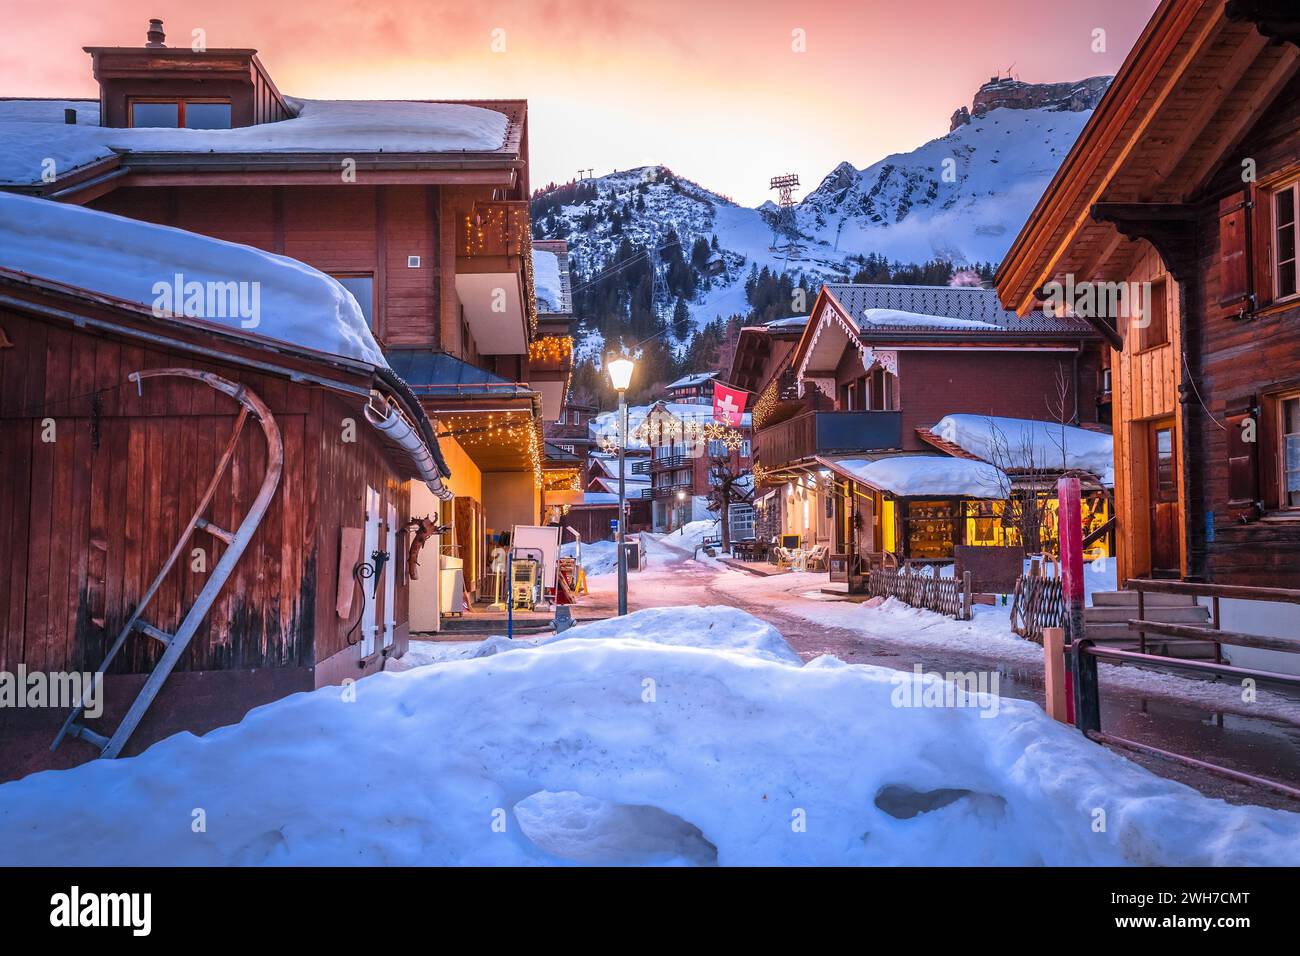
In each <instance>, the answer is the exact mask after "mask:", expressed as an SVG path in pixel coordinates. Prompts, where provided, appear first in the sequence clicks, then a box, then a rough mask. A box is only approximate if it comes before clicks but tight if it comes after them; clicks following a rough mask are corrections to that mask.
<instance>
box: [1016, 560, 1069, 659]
mask: <svg viewBox="0 0 1300 956" xmlns="http://www.w3.org/2000/svg"><path fill="white" fill-rule="evenodd" d="M1064 626H1065V594H1064V592H1063V591H1062V590H1061V579H1060V578H1056V577H1045V576H1043V575H1041V574H1037V575H1036V574H1025V575H1021V577H1020V580H1019V581H1017V582H1016V590H1015V594H1014V595H1012V599H1011V630H1013V631H1015V632H1016V633H1017V634H1019V635H1020V636H1021V637H1023V638H1027V639H1028V640H1031V641H1034V642H1036V643H1038V644H1041V643H1043V628H1045V627H1064Z"/></svg>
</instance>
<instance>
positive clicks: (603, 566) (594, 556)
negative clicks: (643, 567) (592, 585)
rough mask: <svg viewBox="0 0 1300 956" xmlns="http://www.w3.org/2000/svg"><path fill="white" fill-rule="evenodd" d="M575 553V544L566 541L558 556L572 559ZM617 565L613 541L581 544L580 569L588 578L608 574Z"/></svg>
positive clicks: (616, 550) (615, 500)
mask: <svg viewBox="0 0 1300 956" xmlns="http://www.w3.org/2000/svg"><path fill="white" fill-rule="evenodd" d="M613 497H614V503H615V504H617V503H618V495H614V496H613ZM576 551H577V547H576V542H573V541H566V542H565V543H564V544H562V545H560V554H561V555H562V556H564V557H566V558H572V557H574V555H575V553H576ZM617 564H618V546H617V545H616V544H615V543H614V542H613V541H584V542H582V569H583V570H584V571H585V572H586V573H587V576H588V577H596V576H597V575H601V574H609V573H611V572H613V571H614V570H616V566H617Z"/></svg>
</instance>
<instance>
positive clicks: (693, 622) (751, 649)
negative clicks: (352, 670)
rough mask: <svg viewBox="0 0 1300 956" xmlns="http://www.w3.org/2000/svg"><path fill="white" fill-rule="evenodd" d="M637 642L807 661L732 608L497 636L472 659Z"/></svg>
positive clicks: (663, 611) (670, 610) (662, 612)
mask: <svg viewBox="0 0 1300 956" xmlns="http://www.w3.org/2000/svg"><path fill="white" fill-rule="evenodd" d="M575 638H578V639H583V640H635V641H647V642H649V643H652V644H666V645H669V646H672V647H698V648H705V649H708V650H715V651H726V652H729V653H734V654H742V655H745V656H748V657H756V658H758V659H759V660H764V661H772V662H773V663H777V664H792V665H793V666H795V667H801V666H802V665H803V659H802V658H801V657H800V656H799V655H798V654H796V653H795V652H794V649H793V648H792V647H790V645H789V644H787V643H786V640H785V638H784V637H782V636H781V632H780V631H778V630H777V629H776V628H774V627H773V626H772V625H771V624H768V623H767V622H766V621H761V620H759V619H758V618H756V617H754V616H753V615H752V614H747V613H745V612H744V611H741V610H737V609H736V608H733V607H725V606H719V607H660V608H649V609H647V610H644V611H637V612H636V613H635V614H629V615H628V616H627V617H624V618H617V617H612V618H609V619H607V620H604V621H596V622H593V623H591V624H583V625H581V626H580V627H571V628H569V629H568V630H567V631H561V632H560V633H558V634H547V635H545V636H543V637H532V638H523V639H518V640H511V639H509V638H507V637H503V636H500V635H498V636H494V637H490V638H488V639H487V640H485V641H484V642H483V643H482V644H481V645H480V646H479V648H478V650H476V651H474V652H472V653H471V654H470V655H469V656H471V657H491V656H493V655H495V654H501V653H503V652H507V651H515V650H519V649H520V648H523V647H543V646H545V645H547V644H554V643H556V642H557V641H568V640H573V639H575Z"/></svg>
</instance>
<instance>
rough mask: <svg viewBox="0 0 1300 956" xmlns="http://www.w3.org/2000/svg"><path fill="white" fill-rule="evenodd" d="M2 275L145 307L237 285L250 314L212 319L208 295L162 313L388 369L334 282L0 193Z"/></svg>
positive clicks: (258, 257) (291, 262)
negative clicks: (194, 287)
mask: <svg viewBox="0 0 1300 956" xmlns="http://www.w3.org/2000/svg"><path fill="white" fill-rule="evenodd" d="M0 267H3V268H6V269H14V270H17V271H19V272H26V273H29V274H31V275H34V276H40V277H42V278H45V279H51V280H53V281H55V282H61V283H64V284H65V285H71V286H76V287H78V288H82V289H88V290H90V291H92V292H98V293H101V294H104V295H110V296H114V297H116V298H119V299H125V300H127V301H128V302H137V303H140V304H141V305H146V306H150V307H155V304H156V303H158V302H159V294H160V291H162V287H166V291H167V292H168V293H170V292H171V290H172V289H173V288H174V286H175V283H176V277H177V276H181V277H183V278H182V281H183V282H184V283H191V282H198V283H202V284H203V286H204V288H205V289H208V288H211V286H210V284H218V285H224V284H226V283H238V284H240V288H241V292H240V293H239V294H240V296H241V301H243V302H245V303H246V304H252V303H256V313H254V312H252V311H251V310H250V311H249V312H248V313H244V314H241V313H239V311H238V310H236V309H228V310H227V309H224V308H223V309H221V310H220V312H222V313H223V314H217V310H210V309H209V308H208V307H207V304H206V302H207V299H206V296H205V297H204V299H203V302H204V304H203V305H202V306H201V307H200V308H199V309H198V310H197V311H196V310H193V309H189V308H186V307H185V303H184V301H176V297H174V296H170V295H169V296H168V298H167V301H166V303H165V304H164V308H165V309H166V310H168V311H169V312H174V313H176V314H180V313H182V312H184V313H185V314H189V315H194V316H196V317H199V318H201V319H202V320H203V321H206V322H210V323H213V324H216V325H221V326H225V327H227V328H230V329H231V330H232V331H235V332H238V333H240V334H245V335H258V336H265V337H267V338H272V339H279V340H280V341H283V342H289V343H292V344H294V345H300V346H305V347H306V348H309V349H315V350H316V351H319V352H327V353H330V354H332V355H341V356H345V357H347V358H353V359H359V360H360V361H363V362H369V363H370V364H371V365H376V366H381V367H387V366H388V362H387V361H386V360H385V359H384V355H383V352H381V351H380V348H379V344H378V343H377V342H376V341H375V338H374V336H373V335H372V334H371V332H370V327H369V326H368V325H367V324H366V319H365V316H364V315H362V313H361V307H360V306H359V305H357V300H356V299H354V298H353V297H352V294H351V293H350V292H348V291H347V290H346V289H345V288H343V286H342V285H341V284H340V283H339V282H338V281H337V280H335V279H332V278H330V277H329V276H327V275H325V274H324V273H322V272H317V271H316V270H315V269H313V268H312V267H311V266H309V265H306V264H305V263H302V262H299V261H298V260H296V259H290V258H288V257H286V256H278V255H275V254H273V253H270V252H263V251H262V250H260V249H254V248H252V247H250V246H241V245H238V244H236V243H233V242H225V241H223V240H221V239H212V238H209V237H208V236H200V235H198V234H197V233H193V232H187V231H185V230H183V229H173V228H171V227H170V226H158V225H154V224H152V223H146V222H140V221H138V220H135V219H126V218H123V217H122V216H114V215H111V214H109V213H104V212H97V211H95V210H92V209H85V208H83V207H81V206H74V205H67V204H65V203H59V202H53V201H51V200H48V199H33V198H31V197H27V196H16V195H13V194H11V193H0ZM187 295H188V293H187ZM223 304H224V300H223ZM156 314H157V313H156ZM246 315H248V316H252V318H246V317H245V316H246Z"/></svg>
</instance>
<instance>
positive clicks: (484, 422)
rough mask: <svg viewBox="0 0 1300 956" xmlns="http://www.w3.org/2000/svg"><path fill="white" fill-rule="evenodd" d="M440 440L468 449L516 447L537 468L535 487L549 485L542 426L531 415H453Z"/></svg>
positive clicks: (506, 413)
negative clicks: (545, 483)
mask: <svg viewBox="0 0 1300 956" xmlns="http://www.w3.org/2000/svg"><path fill="white" fill-rule="evenodd" d="M442 424H444V425H445V426H446V428H445V430H444V431H442V432H440V433H439V435H438V437H439V438H454V439H456V441H457V442H458V443H459V444H460V445H462V446H464V447H465V448H466V450H469V449H472V448H476V447H490V446H495V447H506V448H509V447H512V446H513V449H514V450H515V451H516V452H517V453H519V454H520V456H521V457H526V458H527V460H528V462H529V464H530V465H531V466H532V469H533V484H534V485H535V486H536V487H538V488H541V487H542V486H543V484H544V482H545V473H544V468H543V464H544V461H545V454H544V451H543V439H542V427H541V424H540V423H539V422H537V421H535V420H534V419H533V417H532V415H530V414H529V413H528V412H489V413H486V414H478V415H453V416H450V417H448V418H446V419H444V420H443V423H442Z"/></svg>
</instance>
